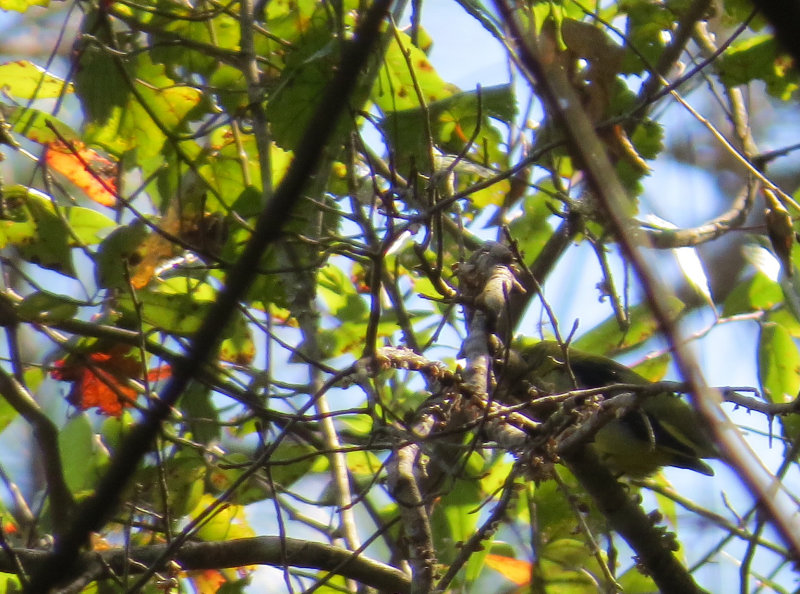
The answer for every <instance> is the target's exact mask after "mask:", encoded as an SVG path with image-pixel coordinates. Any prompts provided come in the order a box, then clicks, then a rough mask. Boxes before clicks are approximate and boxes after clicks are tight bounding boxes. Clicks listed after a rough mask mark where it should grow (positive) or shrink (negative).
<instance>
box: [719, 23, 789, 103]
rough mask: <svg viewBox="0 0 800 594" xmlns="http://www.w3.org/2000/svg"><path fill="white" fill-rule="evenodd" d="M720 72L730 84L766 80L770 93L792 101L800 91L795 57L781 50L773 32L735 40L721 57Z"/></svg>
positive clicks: (723, 79) (723, 78)
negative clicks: (793, 58) (793, 64)
mask: <svg viewBox="0 0 800 594" xmlns="http://www.w3.org/2000/svg"><path fill="white" fill-rule="evenodd" d="M717 72H718V73H719V77H720V79H721V80H722V81H723V82H724V83H725V84H726V85H728V86H736V85H743V84H747V83H748V82H750V81H751V80H755V79H758V80H762V81H764V82H765V83H766V85H767V91H768V92H769V94H770V95H773V96H774V97H778V98H779V99H783V100H784V101H785V100H788V99H789V98H790V97H791V96H792V93H794V91H795V90H797V87H798V79H797V74H796V72H795V71H794V69H793V68H792V59H791V58H790V57H789V56H787V55H785V54H782V53H781V52H780V51H779V47H778V41H777V40H776V39H775V38H774V37H773V36H772V35H759V36H756V37H748V38H745V39H742V40H740V41H737V42H734V43H733V44H732V45H731V46H730V47H729V48H728V49H727V50H726V51H725V53H724V54H722V56H721V58H720V59H719V60H717Z"/></svg>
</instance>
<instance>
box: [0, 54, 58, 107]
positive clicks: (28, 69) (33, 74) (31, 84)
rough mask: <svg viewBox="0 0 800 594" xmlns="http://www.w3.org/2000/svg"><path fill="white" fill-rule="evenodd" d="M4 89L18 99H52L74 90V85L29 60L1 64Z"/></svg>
mask: <svg viewBox="0 0 800 594" xmlns="http://www.w3.org/2000/svg"><path fill="white" fill-rule="evenodd" d="M0 80H2V81H3V91H4V92H5V93H6V94H8V95H10V96H12V97H15V98H17V99H25V100H30V99H52V98H54V97H60V96H61V95H62V94H64V93H71V92H72V91H73V89H72V85H71V84H69V83H67V82H65V81H64V80H62V79H60V78H58V77H57V76H53V75H52V74H50V73H49V72H47V70H45V69H44V68H41V67H39V66H37V65H36V64H34V63H33V62H28V61H27V60H17V61H16V62H6V63H5V64H0Z"/></svg>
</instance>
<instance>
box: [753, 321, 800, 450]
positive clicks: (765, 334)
mask: <svg viewBox="0 0 800 594" xmlns="http://www.w3.org/2000/svg"><path fill="white" fill-rule="evenodd" d="M758 379H759V383H760V384H761V392H762V394H763V395H764V398H765V399H766V400H768V401H769V402H776V403H784V402H790V401H792V400H794V399H795V398H796V397H797V395H798V391H800V352H798V350H797V346H796V345H795V343H794V340H792V337H791V335H790V334H789V332H788V331H787V330H786V329H785V328H784V327H783V326H779V325H778V324H774V323H766V324H763V325H762V326H761V333H760V335H759V337H758ZM781 425H782V426H783V433H784V436H785V437H786V438H787V439H789V440H791V441H794V440H795V439H797V438H798V436H800V418H798V415H796V414H792V415H787V416H785V417H781Z"/></svg>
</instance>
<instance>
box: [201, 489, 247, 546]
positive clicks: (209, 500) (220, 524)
mask: <svg viewBox="0 0 800 594" xmlns="http://www.w3.org/2000/svg"><path fill="white" fill-rule="evenodd" d="M214 502H215V498H214V496H213V495H209V494H205V495H203V496H202V497H201V498H200V501H199V503H198V504H197V505H196V506H195V508H194V509H193V510H192V511H191V512H190V513H189V516H190V517H192V518H194V517H197V515H198V514H200V513H201V512H203V511H204V510H205V509H206V508H207V507H208V506H209V505H212V504H213V503H214ZM196 536H197V538H199V539H201V540H208V541H223V540H232V539H234V538H250V537H253V536H255V531H254V530H253V529H252V528H251V527H250V524H249V523H248V522H247V518H246V514H245V509H244V506H241V505H234V504H230V503H227V504H226V503H223V504H222V505H220V506H217V511H216V512H215V513H214V514H213V515H212V516H211V518H210V519H209V520H208V521H207V522H205V523H203V525H202V526H201V527H200V528H199V529H198V531H197V533H196Z"/></svg>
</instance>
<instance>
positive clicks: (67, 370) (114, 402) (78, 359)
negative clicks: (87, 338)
mask: <svg viewBox="0 0 800 594" xmlns="http://www.w3.org/2000/svg"><path fill="white" fill-rule="evenodd" d="M131 350H132V348H131V347H130V346H129V345H125V344H118V345H115V346H114V347H112V348H110V349H109V350H108V351H107V352H102V351H97V352H94V353H89V354H88V355H76V356H70V357H69V358H68V359H66V360H65V359H61V360H59V361H56V362H55V365H54V369H53V371H52V372H51V373H50V375H51V376H52V377H53V379H56V380H60V381H65V382H72V389H71V390H70V393H69V395H68V396H67V400H68V401H69V402H70V403H71V404H74V405H75V406H77V407H78V408H80V409H81V410H86V409H89V408H93V407H97V408H99V409H100V412H101V413H103V414H106V415H110V416H114V417H118V416H120V415H121V414H122V411H123V409H124V408H126V407H129V406H133V403H134V402H135V401H136V398H137V397H138V394H137V392H136V390H135V389H134V388H131V387H129V386H128V385H126V382H127V380H128V379H133V378H140V377H141V368H142V364H141V362H140V361H139V359H138V357H135V356H133V357H132V356H129V354H130V352H131ZM170 374H171V369H170V368H169V366H168V365H163V366H161V367H158V368H156V369H153V370H151V371H148V373H147V379H148V380H149V381H158V380H159V379H163V378H166V377H169V375H170Z"/></svg>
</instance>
